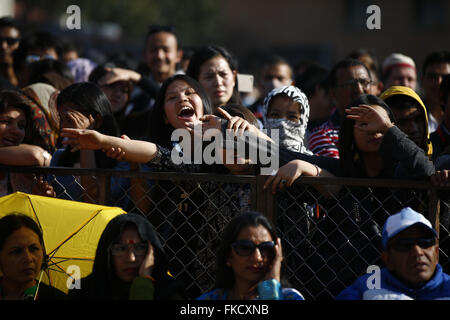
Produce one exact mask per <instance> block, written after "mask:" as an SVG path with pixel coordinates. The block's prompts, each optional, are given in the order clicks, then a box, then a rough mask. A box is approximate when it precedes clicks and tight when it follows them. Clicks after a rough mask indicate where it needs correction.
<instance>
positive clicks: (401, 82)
mask: <svg viewBox="0 0 450 320" xmlns="http://www.w3.org/2000/svg"><path fill="white" fill-rule="evenodd" d="M416 85H417V74H416V69H414V68H411V67H396V68H393V69H392V70H391V71H390V73H389V77H388V78H387V79H386V80H385V88H386V89H387V88H390V87H392V86H404V87H408V88H411V89H413V90H416Z"/></svg>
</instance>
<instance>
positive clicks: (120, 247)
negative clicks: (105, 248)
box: [111, 242, 148, 256]
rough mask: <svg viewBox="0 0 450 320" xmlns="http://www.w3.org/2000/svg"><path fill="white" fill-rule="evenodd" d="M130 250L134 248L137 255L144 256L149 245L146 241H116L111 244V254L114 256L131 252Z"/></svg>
mask: <svg viewBox="0 0 450 320" xmlns="http://www.w3.org/2000/svg"><path fill="white" fill-rule="evenodd" d="M129 250H133V253H134V254H135V255H137V256H144V255H146V254H147V250H148V245H147V243H145V242H139V243H130V244H125V243H114V244H113V245H111V254H112V255H113V256H123V255H125V254H127V253H128V252H129Z"/></svg>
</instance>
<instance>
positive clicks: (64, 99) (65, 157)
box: [57, 82, 120, 168]
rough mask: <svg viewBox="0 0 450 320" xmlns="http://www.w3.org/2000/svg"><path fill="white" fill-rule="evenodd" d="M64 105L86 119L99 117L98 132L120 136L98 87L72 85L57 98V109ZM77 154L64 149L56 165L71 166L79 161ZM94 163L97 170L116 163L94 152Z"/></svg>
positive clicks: (89, 84)
mask: <svg viewBox="0 0 450 320" xmlns="http://www.w3.org/2000/svg"><path fill="white" fill-rule="evenodd" d="M65 103H70V104H71V106H72V107H73V108H75V109H76V110H77V111H79V112H81V113H82V114H83V115H85V116H86V117H89V116H92V117H93V118H95V117H96V116H98V115H99V116H101V119H102V123H101V125H100V127H99V128H98V129H96V130H97V131H98V132H100V133H103V134H106V135H109V136H115V137H118V136H119V135H120V130H119V126H118V124H117V122H116V120H115V118H114V115H113V114H112V112H111V104H110V102H109V100H108V97H106V95H105V94H104V93H103V91H102V90H101V89H100V87H99V86H98V85H96V84H94V83H91V82H79V83H74V84H72V85H70V86H68V87H67V88H65V89H64V90H62V91H61V92H60V93H59V95H58V98H57V105H58V108H59V107H61V106H62V105H63V104H65ZM79 157H80V153H79V152H75V153H74V152H71V151H70V147H66V149H65V151H64V153H63V154H62V155H61V158H60V161H59V163H58V165H60V166H70V167H71V166H73V164H74V163H75V162H77V161H78V160H79ZM95 161H96V164H97V167H98V168H112V167H114V166H115V164H116V161H115V160H114V159H111V158H108V157H107V156H106V155H105V154H104V153H103V152H102V151H100V150H96V151H95Z"/></svg>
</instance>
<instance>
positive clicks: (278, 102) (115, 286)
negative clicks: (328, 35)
mask: <svg viewBox="0 0 450 320" xmlns="http://www.w3.org/2000/svg"><path fill="white" fill-rule="evenodd" d="M0 42H1V47H0V164H1V165H6V166H42V167H44V166H45V167H70V168H87V169H95V168H103V169H111V170H142V171H153V172H182V173H215V174H232V175H243V174H245V175H258V174H260V172H261V169H262V168H263V167H264V165H266V164H263V163H260V161H254V159H251V158H250V156H249V155H248V153H246V154H242V153H241V152H239V150H238V148H237V147H236V144H232V145H231V146H230V145H229V144H225V143H224V144H223V145H220V146H219V147H218V148H216V149H215V151H216V154H215V155H214V156H215V159H219V160H220V161H217V162H215V163H213V164H211V163H206V162H205V161H203V162H201V163H199V162H198V161H194V160H195V159H196V154H197V155H198V154H199V153H200V154H203V151H204V149H205V146H204V145H203V144H200V146H196V145H190V144H189V143H188V142H187V141H194V140H195V139H191V138H193V137H194V136H195V135H196V134H198V130H197V128H198V127H199V126H200V128H201V130H200V132H205V130H207V129H215V130H216V131H218V132H222V133H223V132H225V130H232V131H233V132H234V133H235V135H236V136H242V135H243V134H244V132H245V133H246V134H248V135H250V136H252V137H255V139H257V141H260V140H261V141H264V142H266V143H267V145H272V146H276V150H279V164H280V167H279V169H278V170H277V171H276V172H274V173H273V175H271V176H269V177H268V178H267V180H266V183H265V185H264V188H268V189H270V190H271V191H272V192H273V193H277V192H279V191H282V190H285V189H286V188H290V187H292V185H293V184H294V182H295V181H296V180H297V179H298V178H299V177H301V176H321V177H353V178H371V179H372V178H373V179H380V178H385V179H412V180H417V181H431V182H432V183H433V184H435V185H436V186H440V187H442V186H444V187H445V186H449V185H450V177H449V170H450V52H448V51H435V52H431V53H430V54H428V55H427V57H426V59H425V62H424V64H423V66H422V69H421V71H422V73H421V79H420V80H419V77H418V75H419V73H418V72H417V69H416V63H415V62H414V60H413V58H411V57H408V56H406V55H405V54H401V53H392V54H391V55H389V56H388V57H386V58H385V59H384V60H383V62H382V63H379V61H378V58H377V56H376V55H375V54H374V52H373V51H371V50H365V49H364V50H363V49H359V50H355V51H353V52H349V54H348V56H346V57H343V58H342V60H340V61H338V62H337V63H336V64H335V65H334V66H333V67H332V68H331V69H330V70H329V69H327V68H325V67H323V66H321V65H319V64H318V63H317V64H316V63H310V64H309V65H307V66H305V67H304V68H302V69H301V70H299V71H295V68H293V67H292V66H291V65H290V64H289V63H288V62H287V61H286V60H285V59H283V58H282V57H278V56H273V57H270V58H268V59H267V60H266V61H264V62H263V63H261V66H260V72H259V73H258V74H257V86H255V88H254V90H253V92H252V93H243V92H241V91H240V90H239V83H238V74H239V69H238V61H237V59H236V58H235V57H234V56H233V54H232V53H231V52H230V51H229V50H228V49H226V48H223V47H220V46H216V45H213V44H211V45H207V46H205V47H202V48H199V49H197V50H195V51H194V52H193V54H192V55H191V56H189V59H188V62H187V63H186V64H182V63H181V62H182V59H183V50H182V48H181V47H179V39H178V36H177V33H176V30H175V28H174V27H172V26H150V28H149V30H148V32H147V34H146V36H145V50H144V56H143V62H142V64H141V65H140V66H139V67H135V66H137V63H130V62H129V61H127V60H126V59H122V58H121V57H120V56H117V55H111V57H110V58H108V59H106V61H103V62H101V63H98V64H97V63H96V62H94V61H91V60H90V59H88V58H85V57H82V56H80V54H79V53H78V52H77V51H76V50H74V49H73V47H72V46H70V45H67V44H64V45H63V44H62V42H61V41H60V40H59V39H58V38H57V37H55V36H54V35H52V34H51V33H46V32H32V33H26V32H25V31H24V30H23V29H22V27H21V26H20V25H19V24H18V23H17V21H15V20H14V19H13V18H11V17H3V18H0ZM180 130H182V132H184V133H185V134H184V135H181V136H177V138H178V140H174V133H176V132H180ZM244 140H245V139H244ZM250 140H251V139H250ZM245 141H246V144H247V147H248V145H249V144H250V142H249V140H245ZM259 145H260V144H259V143H258V146H259ZM264 145H265V144H264ZM187 147H188V148H187ZM191 147H192V148H193V152H190V153H187V152H186V150H187V149H189V150H191V149H190V148H191ZM196 148H200V149H196ZM271 150H272V149H271ZM174 154H176V155H178V157H175V158H177V159H183V161H181V163H180V162H177V161H175V160H174ZM230 159H231V160H232V161H229V160H230ZM110 183H111V188H110V193H109V194H108V195H107V197H108V198H109V199H110V200H111V201H110V202H114V200H116V199H120V202H119V203H115V204H116V205H117V206H120V207H122V208H124V210H126V211H128V208H137V209H139V211H140V213H133V212H130V213H128V214H126V215H121V216H118V217H117V218H114V219H113V220H111V221H110V223H109V224H108V225H107V227H106V228H105V230H104V232H103V234H102V237H101V238H100V240H99V244H98V247H97V252H96V257H95V261H94V264H93V270H92V273H91V274H90V275H89V276H87V277H86V278H83V279H82V282H81V283H82V289H81V290H79V289H73V290H70V292H69V294H68V295H67V296H66V295H65V294H63V293H62V292H58V291H57V290H56V289H54V288H51V287H48V286H43V285H42V284H41V285H39V284H38V283H37V280H36V279H37V277H38V274H39V273H40V272H41V269H43V268H45V257H46V255H45V248H44V243H43V238H42V232H45V230H43V231H42V230H40V228H39V226H37V225H35V222H34V221H33V220H32V219H31V220H30V219H29V218H27V217H25V216H23V215H21V214H20V213H13V214H10V215H8V216H6V217H4V218H2V219H0V230H1V232H0V235H1V236H0V270H1V272H2V277H1V278H0V299H21V298H30V297H32V298H36V297H39V299H46V298H47V299H52V298H69V299H195V298H198V299H201V300H203V299H213V300H224V299H232V300H241V299H244V300H245V299H261V300H266V299H275V300H280V299H292V300H304V296H303V295H302V293H301V292H302V289H303V288H293V287H292V286H291V285H290V284H289V281H287V280H286V279H284V277H283V272H282V271H283V268H282V265H283V264H284V263H286V261H284V256H283V252H284V251H283V250H282V245H281V242H282V241H283V240H284V239H285V238H287V235H285V234H283V233H282V232H280V231H278V234H277V232H276V231H275V230H276V229H277V228H276V226H273V225H272V224H271V223H270V222H269V221H268V220H267V219H266V217H264V216H263V215H262V214H260V213H257V212H253V211H251V203H250V198H251V196H250V189H246V188H245V187H241V188H239V190H237V188H236V187H235V186H233V185H227V186H225V187H222V188H224V190H227V192H229V194H230V197H228V199H226V200H225V199H221V198H220V196H217V195H216V196H215V197H216V198H214V199H213V200H214V201H216V203H215V206H214V207H208V205H206V206H205V205H204V201H203V197H204V196H203V195H201V194H196V193H195V192H193V193H191V194H190V198H191V203H192V206H193V207H194V206H195V207H196V208H199V207H201V208H202V210H205V212H210V211H214V210H215V211H217V210H218V209H217V208H219V207H220V208H221V209H220V210H222V211H221V212H220V214H218V215H214V216H213V217H214V218H213V219H211V221H208V222H207V223H206V224H208V226H209V227H206V228H205V227H204V224H205V223H204V222H203V221H202V219H201V218H200V217H198V210H197V209H196V210H193V209H192V208H190V207H189V205H186V206H184V207H183V208H179V207H177V205H176V204H177V203H178V199H180V198H183V197H185V194H184V193H183V194H182V193H181V192H178V191H176V190H175V191H174V188H173V186H174V182H173V181H166V182H163V183H161V189H160V190H162V193H161V194H158V193H157V192H156V193H154V194H152V195H151V197H152V200H153V201H152V202H150V201H146V200H145V197H144V196H143V195H146V194H147V193H146V192H147V191H146V190H148V189H149V188H150V186H151V185H152V184H154V181H151V180H146V179H136V178H133V179H125V178H121V177H114V178H113V179H111V181H110ZM214 188H215V187H214V185H213V184H211V186H207V187H206V189H207V191H208V189H210V191H211V194H214V193H213V192H212V190H214ZM315 188H316V189H317V192H319V193H320V194H322V195H324V196H325V197H327V196H329V195H330V194H334V195H335V196H337V197H339V196H342V199H343V201H342V203H341V206H342V208H345V209H348V208H355V202H354V199H348V198H345V196H344V195H343V193H344V192H343V191H342V189H341V188H339V187H336V186H315ZM127 190H131V191H130V192H129V194H126V193H127ZM186 190H187V191H188V192H189V191H190V190H189V186H188V185H187V186H186ZM16 191H21V192H26V193H33V194H38V195H43V196H49V197H60V198H65V199H69V200H75V201H84V202H90V203H98V202H99V201H100V193H101V192H100V186H99V185H98V184H97V181H96V179H94V178H93V177H91V176H56V177H55V176H53V177H51V176H39V177H36V176H33V175H31V174H25V173H20V172H8V171H2V172H0V196H3V195H7V194H10V193H12V192H16ZM168 195H169V196H168ZM381 196H383V195H381ZM400 196H403V197H404V198H411V194H407V193H404V194H402V195H400ZM422 196H423V195H422ZM447 198H448V195H447ZM347 200H348V201H347ZM230 202H231V203H232V205H228V203H230ZM155 203H157V204H158V206H159V208H158V209H159V211H160V212H162V216H158V215H152V214H149V213H150V210H151V209H152V207H153V206H154V205H155ZM358 205H360V206H362V207H363V208H361V210H360V212H362V213H363V215H362V216H358V219H356V220H357V221H356V220H355V221H356V222H353V223H354V224H353V225H352V226H350V227H349V229H346V228H344V227H343V228H342V229H341V230H340V231H339V233H340V234H339V235H338V236H336V235H335V234H331V233H330V234H328V235H327V236H328V237H329V239H330V241H333V243H334V244H336V247H339V246H338V245H337V244H338V243H342V244H343V245H345V246H343V247H339V248H340V249H339V250H342V252H343V253H344V254H351V251H348V252H346V250H347V249H346V248H347V246H348V247H349V248H350V247H352V248H355V247H356V248H362V247H364V244H365V243H367V242H368V241H373V242H374V246H375V247H377V246H378V244H377V243H375V242H377V241H379V242H380V244H381V245H380V246H379V251H380V252H382V255H381V257H379V256H378V252H376V253H374V252H370V253H368V252H365V251H364V250H363V249H361V251H360V252H359V253H358V254H360V255H361V256H362V257H364V258H365V260H363V261H376V260H377V259H378V258H380V259H382V261H383V263H384V264H385V266H386V268H385V269H383V270H382V279H381V287H378V288H377V290H376V291H370V292H367V291H366V289H367V286H366V282H367V281H366V280H367V279H366V278H361V279H356V278H355V277H353V274H352V273H348V274H345V276H343V277H346V278H345V281H346V282H347V283H350V282H352V281H354V280H356V282H355V284H353V285H352V286H350V287H348V288H347V289H345V290H344V291H342V292H341V293H340V294H339V295H338V292H336V296H337V298H338V299H366V298H367V299H390V298H391V299H400V298H413V299H422V298H423V299H435V298H450V295H449V291H450V279H449V276H448V275H447V274H446V273H445V272H444V271H443V270H442V267H441V266H440V265H439V263H438V259H437V257H438V250H439V241H438V235H437V233H436V230H435V228H434V227H433V226H432V225H431V224H430V222H429V221H428V220H427V219H426V218H425V217H424V216H423V215H422V214H421V213H425V211H424V208H421V207H414V208H409V207H407V208H401V207H399V204H398V203H397V204H395V205H394V204H393V205H390V204H385V208H384V209H385V210H386V211H388V212H389V213H390V214H391V216H390V217H389V218H388V219H387V220H386V219H385V217H384V216H379V215H376V214H375V213H374V210H375V209H374V207H373V204H371V203H364V204H358ZM363 209H364V210H363ZM343 210H344V209H343ZM349 211H350V210H349ZM177 212H181V213H182V215H180V214H177ZM367 212H368V214H367ZM419 212H421V213H419ZM141 213H144V214H143V215H142V214H141ZM344 213H345V212H344ZM344 213H336V216H335V218H338V217H339V216H340V215H343V214H344ZM447 214H448V212H447ZM180 217H181V218H180ZM183 217H189V223H190V225H192V227H193V229H191V230H186V231H184V233H185V234H183V233H182V232H183V231H180V232H181V233H180V235H179V236H180V237H179V238H177V239H173V237H170V235H172V234H173V233H174V229H173V228H174V226H177V225H182V224H183V223H184V221H183V219H184V218H183ZM444 218H445V216H444ZM447 218H448V217H447ZM180 219H181V220H180ZM361 221H362V222H361ZM382 226H384V227H383V228H382ZM300 228H301V227H300ZM355 228H356V229H358V231H357V232H355V230H354V229H355ZM350 229H351V231H350ZM199 230H207V231H205V232H203V231H199ZM278 230H280V229H278ZM196 231H198V232H196ZM281 231H282V230H281ZM175 232H177V231H175ZM213 234H215V235H217V234H220V235H221V241H220V242H219V243H217V242H214V241H215V240H214V239H213V236H212V235H213ZM367 235H373V237H368V236H367ZM335 236H336V237H335ZM159 237H162V238H163V240H164V241H161V239H160V238H159ZM185 239H189V240H185ZM290 240H292V242H295V239H290ZM162 243H164V244H165V245H164V246H163V245H162ZM205 243H206V244H207V245H206V249H205V248H204V247H205V245H204V244H205ZM80 245H81V244H80ZM183 247H188V248H189V250H181V248H183ZM216 248H217V251H216ZM290 250H291V249H290ZM201 252H202V253H201ZM173 254H174V255H176V258H177V259H175V262H174V264H173V265H169V260H170V256H171V255H173ZM323 254H325V255H326V254H330V253H329V252H328V253H326V252H324V253H323ZM192 261H195V263H192ZM212 261H216V265H215V266H214V265H213V264H212V263H211V262H212ZM362 263H363V262H357V263H356V264H359V266H358V267H357V268H356V269H353V272H356V273H358V274H362V273H364V271H363V270H365V269H366V267H367V266H365V265H363V264H362ZM199 266H200V267H199ZM205 266H208V268H214V270H215V271H216V277H215V279H203V278H202V271H201V270H204V269H205ZM346 267H347V266H343V267H342V266H338V265H336V266H335V268H342V269H343V270H344V269H346ZM202 268H203V269H202ZM184 269H187V271H186V272H181V271H180V270H184ZM355 270H356V271H355ZM208 271H209V272H211V271H212V270H208ZM192 275H195V276H196V278H195V279H199V286H198V287H199V288H201V289H202V291H201V292H199V291H195V290H194V291H187V290H186V289H185V286H186V283H188V282H189V281H193V280H192V279H193V278H192ZM352 277H353V278H352ZM37 288H39V294H38V289H37ZM383 290H384V291H383Z"/></svg>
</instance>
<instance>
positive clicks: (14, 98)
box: [0, 90, 31, 139]
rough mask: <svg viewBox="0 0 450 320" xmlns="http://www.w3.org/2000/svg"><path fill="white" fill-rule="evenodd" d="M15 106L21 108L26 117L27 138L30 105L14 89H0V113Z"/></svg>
mask: <svg viewBox="0 0 450 320" xmlns="http://www.w3.org/2000/svg"><path fill="white" fill-rule="evenodd" d="M10 107H13V108H17V109H20V110H22V112H23V113H24V115H25V119H26V122H27V123H26V128H25V139H26V138H29V137H28V136H29V134H30V130H31V106H30V104H29V102H28V101H27V99H26V98H25V97H24V96H23V95H22V94H21V93H20V92H19V91H16V90H3V91H0V113H3V112H5V111H6V109H7V108H10Z"/></svg>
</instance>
